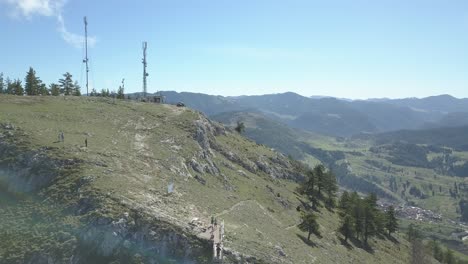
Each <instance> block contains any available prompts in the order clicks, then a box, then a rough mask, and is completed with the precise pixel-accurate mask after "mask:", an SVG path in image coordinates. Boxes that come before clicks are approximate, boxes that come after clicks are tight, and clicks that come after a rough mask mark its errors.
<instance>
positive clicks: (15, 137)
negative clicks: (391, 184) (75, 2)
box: [0, 96, 409, 263]
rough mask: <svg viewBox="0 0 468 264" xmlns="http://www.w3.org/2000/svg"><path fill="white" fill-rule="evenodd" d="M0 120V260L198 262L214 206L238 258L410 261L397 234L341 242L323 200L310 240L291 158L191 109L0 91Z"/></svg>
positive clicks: (205, 253) (203, 257) (203, 256)
mask: <svg viewBox="0 0 468 264" xmlns="http://www.w3.org/2000/svg"><path fill="white" fill-rule="evenodd" d="M0 123H1V126H0V135H1V136H0V143H1V144H0V181H1V184H0V186H1V189H0V195H1V196H0V197H2V201H4V202H2V207H0V211H1V213H0V234H3V235H4V237H5V238H6V239H2V242H1V243H2V244H0V245H1V246H0V263H7V262H19V263H21V262H22V261H24V260H25V259H27V258H31V257H32V258H35V259H36V260H37V259H44V256H43V254H44V252H48V253H50V252H55V253H54V254H55V255H60V258H61V259H62V260H63V261H70V258H72V255H76V254H78V253H80V250H82V251H86V250H88V251H89V249H90V248H91V249H94V251H93V253H92V254H94V255H92V254H88V255H87V256H83V254H82V256H81V260H86V258H88V260H89V259H93V258H94V259H99V260H102V261H107V262H111V261H117V260H120V261H122V259H125V260H126V262H134V263H138V262H139V261H143V262H145V263H146V262H148V261H149V260H153V261H155V259H154V256H156V257H158V256H159V257H160V259H158V260H157V261H159V262H157V263H176V262H185V263H194V262H196V263H205V262H209V261H210V254H211V251H210V250H211V248H210V244H209V241H208V239H207V237H206V235H205V234H204V232H203V228H206V227H207V226H208V223H209V221H210V218H211V216H212V215H214V216H216V217H217V218H218V219H219V220H224V222H225V228H226V229H225V230H226V238H225V242H224V246H225V248H226V251H227V252H228V254H226V256H230V260H229V261H233V262H234V261H235V259H236V256H237V258H239V256H241V255H242V256H244V257H245V259H249V257H250V259H251V260H252V262H257V263H259V262H264V263H407V262H408V260H409V245H408V243H407V242H406V241H405V240H404V239H403V237H402V236H400V235H398V234H396V235H395V237H396V238H397V239H398V241H399V242H397V243H396V242H395V241H393V242H392V241H390V240H388V239H375V240H372V241H371V242H370V245H371V247H372V249H363V248H361V247H358V246H356V245H353V244H351V246H349V247H347V246H344V245H342V244H341V243H340V240H339V238H338V236H337V231H336V230H337V228H338V225H339V220H338V216H337V215H336V214H335V213H333V212H329V211H328V210H326V209H324V208H322V209H321V211H320V212H319V213H318V215H319V218H318V223H319V224H320V229H321V234H322V236H323V237H322V238H318V237H314V236H312V242H313V243H312V244H306V243H305V242H304V241H303V240H304V237H306V236H307V234H306V233H304V232H302V231H300V230H299V229H298V228H297V227H296V225H297V224H298V223H299V221H300V220H299V216H300V215H299V213H298V212H297V211H296V206H297V205H299V204H300V201H299V200H300V199H303V198H301V197H300V196H298V194H297V193H295V189H296V187H297V183H296V182H295V181H296V180H298V179H299V178H300V177H301V176H300V175H297V172H295V171H294V168H293V166H291V163H290V161H289V160H288V158H286V157H284V156H283V155H281V154H279V153H277V152H275V151H273V150H271V149H269V148H267V147H264V146H262V145H258V144H256V143H254V142H253V141H250V140H247V139H245V138H244V137H242V136H240V135H239V134H238V133H237V132H233V131H231V130H229V129H225V128H224V127H223V126H222V125H220V124H218V123H214V122H211V121H210V120H208V119H206V117H205V116H203V115H202V114H200V113H199V112H196V111H193V110H191V109H188V108H177V107H175V106H171V105H155V104H149V103H138V102H133V101H132V102H129V101H120V100H117V101H115V102H113V101H112V100H111V99H102V98H79V97H14V96H0ZM62 131H63V133H64V139H65V140H64V142H63V143H62V142H58V135H59V133H60V132H62ZM85 139H87V141H88V147H87V148H86V147H85ZM12 179H18V182H17V183H16V184H15V185H14V186H12V185H11V181H12ZM171 182H174V186H175V191H174V193H172V194H167V186H168V184H169V183H171ZM25 193H26V194H25ZM3 198H5V199H3ZM16 229H17V230H20V231H18V232H17V233H11V232H9V231H8V230H16ZM83 233H84V234H85V235H82V234H83ZM52 234H53V235H52ZM31 238H34V239H31ZM93 243H94V244H93ZM95 244H99V245H100V246H98V245H95ZM96 248H97V249H96ZM91 251H92V250H91ZM50 254H52V253H50ZM54 254H52V255H54ZM152 254H153V255H152ZM91 255H92V256H91ZM74 261H77V259H76V257H75V259H74ZM38 262H39V261H38ZM59 262H60V261H59Z"/></svg>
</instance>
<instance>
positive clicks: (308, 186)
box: [302, 169, 318, 208]
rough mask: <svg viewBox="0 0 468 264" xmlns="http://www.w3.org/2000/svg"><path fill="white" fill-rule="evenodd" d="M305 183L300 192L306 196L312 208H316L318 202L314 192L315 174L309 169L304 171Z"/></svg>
mask: <svg viewBox="0 0 468 264" xmlns="http://www.w3.org/2000/svg"><path fill="white" fill-rule="evenodd" d="M305 174H306V177H307V178H306V181H305V182H304V183H303V185H302V191H303V193H304V194H305V195H306V196H307V199H308V200H309V201H310V202H312V207H313V208H316V206H317V203H318V200H317V197H316V192H315V181H316V178H315V174H314V171H313V170H311V169H307V170H306V173H305Z"/></svg>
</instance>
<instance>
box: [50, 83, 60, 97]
mask: <svg viewBox="0 0 468 264" xmlns="http://www.w3.org/2000/svg"><path fill="white" fill-rule="evenodd" d="M49 89H50V94H51V95H52V96H59V95H60V86H59V85H58V84H56V83H51V84H50V86H49Z"/></svg>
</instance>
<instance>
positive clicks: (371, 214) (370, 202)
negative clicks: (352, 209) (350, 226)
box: [363, 193, 381, 243]
mask: <svg viewBox="0 0 468 264" xmlns="http://www.w3.org/2000/svg"><path fill="white" fill-rule="evenodd" d="M363 209H364V210H363V212H364V222H363V225H364V230H363V234H364V242H365V243H367V241H368V238H369V237H372V236H374V235H375V234H376V233H377V230H378V226H379V224H381V223H380V222H379V220H381V219H380V217H378V213H379V212H378V211H377V196H376V195H375V194H373V193H371V194H369V195H368V196H367V197H366V198H365V199H364V201H363Z"/></svg>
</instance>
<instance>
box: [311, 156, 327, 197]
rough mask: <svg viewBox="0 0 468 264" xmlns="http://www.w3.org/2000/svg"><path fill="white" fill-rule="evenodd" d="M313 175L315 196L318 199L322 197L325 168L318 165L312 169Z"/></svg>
mask: <svg viewBox="0 0 468 264" xmlns="http://www.w3.org/2000/svg"><path fill="white" fill-rule="evenodd" d="M314 175H315V177H316V180H317V196H318V198H321V197H322V189H323V188H324V186H325V184H326V181H325V167H324V166H323V165H322V164H319V165H317V166H315V167H314Z"/></svg>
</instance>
